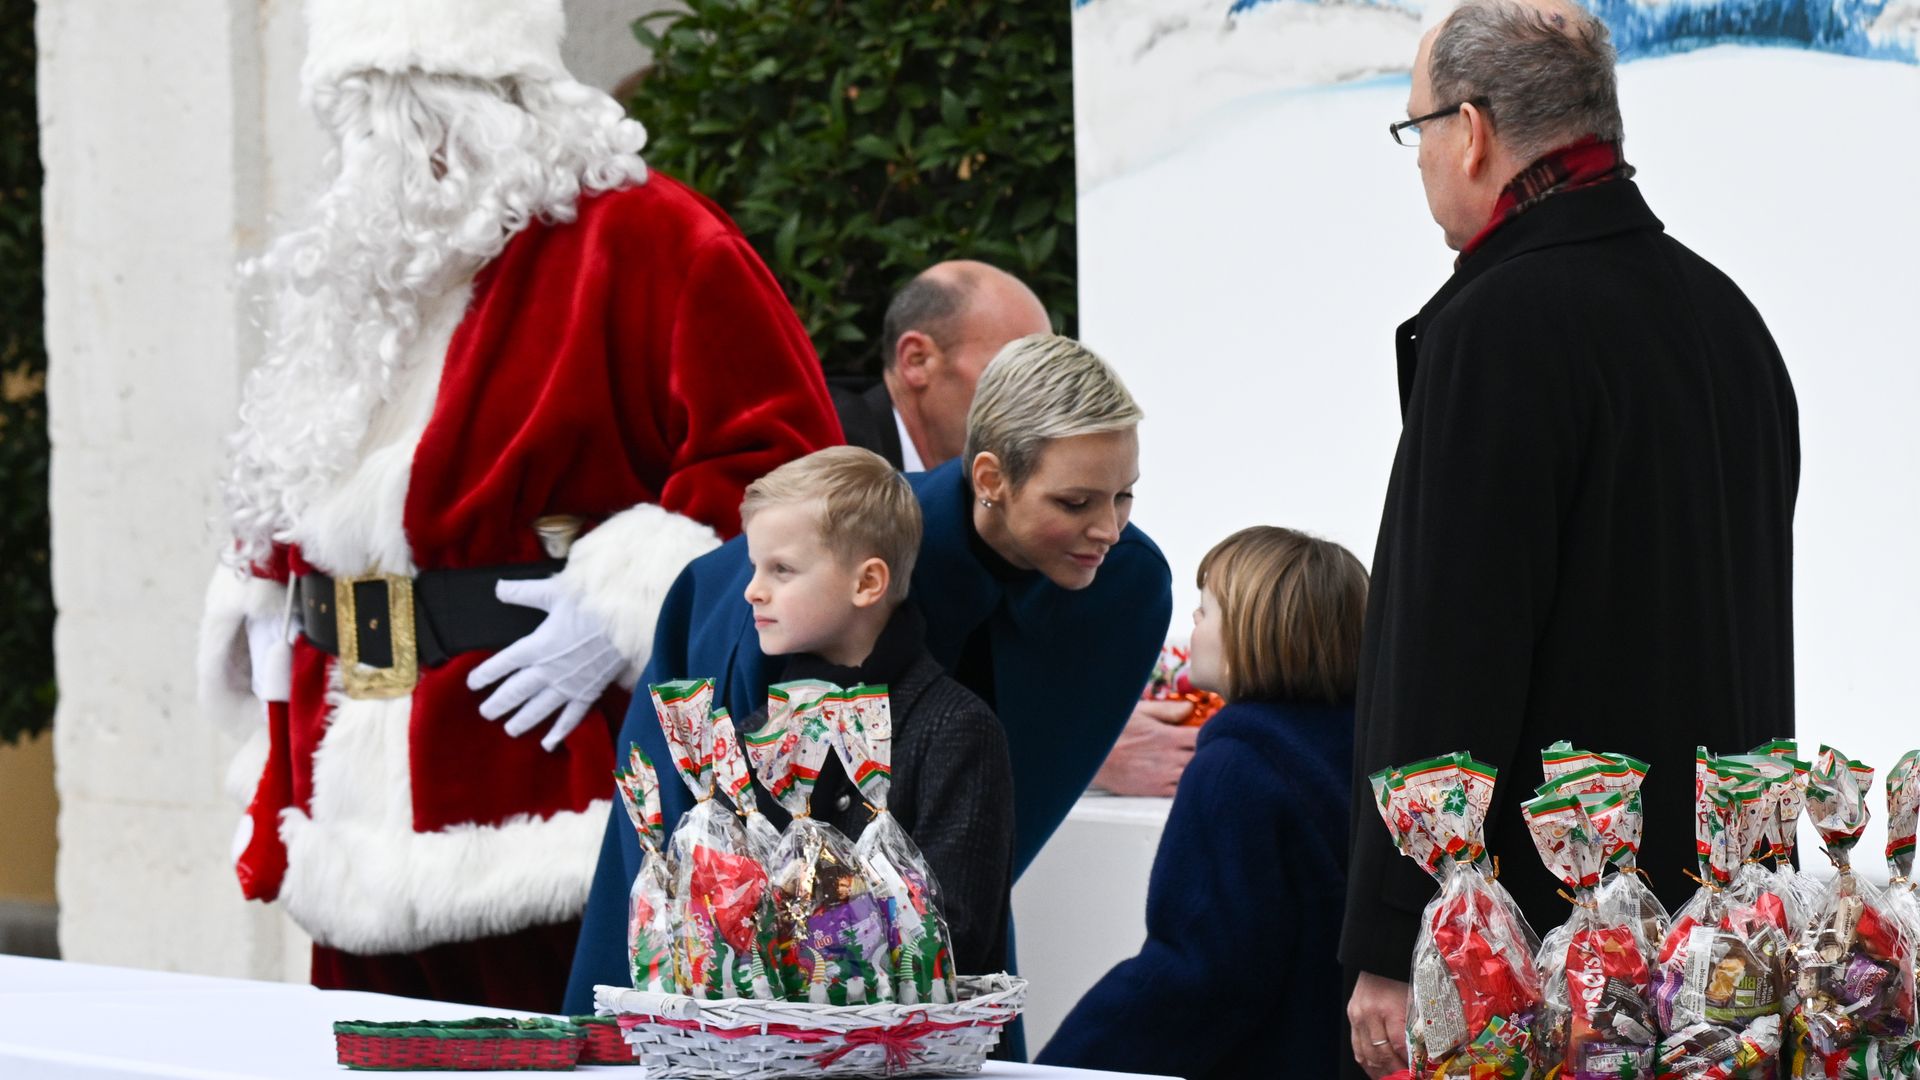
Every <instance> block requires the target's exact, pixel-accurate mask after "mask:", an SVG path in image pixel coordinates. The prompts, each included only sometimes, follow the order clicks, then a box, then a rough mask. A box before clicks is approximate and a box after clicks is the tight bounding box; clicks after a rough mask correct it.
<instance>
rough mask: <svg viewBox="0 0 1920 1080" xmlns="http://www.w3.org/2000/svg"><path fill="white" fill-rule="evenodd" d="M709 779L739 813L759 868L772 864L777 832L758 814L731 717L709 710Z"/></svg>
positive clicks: (750, 779)
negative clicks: (710, 717) (711, 731)
mask: <svg viewBox="0 0 1920 1080" xmlns="http://www.w3.org/2000/svg"><path fill="white" fill-rule="evenodd" d="M713 775H714V781H715V782H716V783H717V784H719V786H720V790H721V791H724V792H726V793H727V798H728V799H729V800H731V801H732V802H733V805H734V809H736V810H738V811H739V813H740V826H741V828H742V829H744V830H746V834H747V847H748V849H749V850H751V851H752V852H753V857H754V858H755V859H756V860H758V861H759V863H760V865H761V866H762V867H765V866H767V865H768V864H769V863H771V862H772V861H773V849H774V848H775V847H777V846H779V844H780V830H779V829H776V828H774V827H773V822H771V821H768V820H767V815H765V814H763V813H761V812H760V799H759V797H758V796H756V795H755V794H754V793H753V776H752V774H750V773H748V772H747V756H746V752H745V751H744V750H743V749H742V748H741V745H740V736H739V734H738V733H737V732H735V731H734V728H733V717H732V716H731V715H729V714H728V712H727V710H725V709H715V710H713Z"/></svg>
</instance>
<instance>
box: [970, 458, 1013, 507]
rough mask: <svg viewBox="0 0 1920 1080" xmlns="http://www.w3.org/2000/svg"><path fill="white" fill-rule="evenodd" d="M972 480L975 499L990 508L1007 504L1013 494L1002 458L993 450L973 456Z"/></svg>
mask: <svg viewBox="0 0 1920 1080" xmlns="http://www.w3.org/2000/svg"><path fill="white" fill-rule="evenodd" d="M972 478H973V497H974V498H975V499H978V500H981V501H983V502H985V503H987V504H988V505H990V506H991V505H998V504H1000V503H1004V502H1006V501H1007V497H1008V496H1009V495H1011V494H1012V493H1013V489H1012V485H1011V484H1009V483H1007V474H1006V471H1005V470H1004V469H1002V468H1001V467H1000V458H999V457H998V456H997V455H995V454H994V453H993V451H991V450H982V451H980V452H979V453H978V454H975V455H973V475H972Z"/></svg>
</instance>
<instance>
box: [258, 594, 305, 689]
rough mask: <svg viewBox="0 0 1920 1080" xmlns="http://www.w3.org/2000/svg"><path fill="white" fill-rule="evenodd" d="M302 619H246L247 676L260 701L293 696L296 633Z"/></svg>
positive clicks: (274, 616) (273, 616)
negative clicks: (294, 636) (249, 669)
mask: <svg viewBox="0 0 1920 1080" xmlns="http://www.w3.org/2000/svg"><path fill="white" fill-rule="evenodd" d="M298 628H299V620H298V619H297V618H296V619H294V620H293V623H292V625H291V626H289V623H288V620H286V619H284V618H282V617H281V616H278V615H248V616H247V662H248V666H249V667H250V668H252V673H251V674H250V675H249V676H248V679H249V681H250V682H251V684H252V686H253V696H254V697H257V698H259V699H260V700H261V701H287V700H289V699H291V698H292V697H293V633H294V632H295V631H297V630H298Z"/></svg>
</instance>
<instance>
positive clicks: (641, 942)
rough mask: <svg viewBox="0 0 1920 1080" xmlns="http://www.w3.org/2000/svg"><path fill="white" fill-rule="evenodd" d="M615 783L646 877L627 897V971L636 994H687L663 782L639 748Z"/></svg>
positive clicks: (637, 746) (636, 879) (636, 881)
mask: <svg viewBox="0 0 1920 1080" xmlns="http://www.w3.org/2000/svg"><path fill="white" fill-rule="evenodd" d="M613 782H614V786H615V787H616V788H617V789H618V790H619V792H620V802H621V804H622V805H624V806H625V807H626V808H627V817H628V819H629V820H631V821H632V822H633V829H634V832H636V833H638V834H639V837H640V872H639V873H638V874H636V875H635V876H634V879H633V888H632V889H631V890H629V892H628V893H627V967H628V970H629V971H630V972H631V973H632V976H633V988H634V989H635V990H649V991H652V992H654V993H658V994H675V993H684V992H685V985H684V984H683V983H682V982H681V980H680V973H679V966H678V965H677V964H676V963H675V961H674V957H673V947H674V937H675V932H674V924H673V877H672V874H671V873H670V872H669V870H668V869H667V859H666V856H665V855H664V854H663V853H662V852H661V849H660V845H661V842H662V841H663V840H665V839H666V829H665V827H664V826H663V825H662V823H661V817H660V777H659V776H658V775H657V774H655V773H654V771H653V762H651V761H648V760H647V755H646V754H644V753H642V752H641V751H640V744H639V743H635V744H633V748H632V751H631V752H630V753H629V754H628V759H627V768H626V769H624V770H621V769H615V770H614V771H613Z"/></svg>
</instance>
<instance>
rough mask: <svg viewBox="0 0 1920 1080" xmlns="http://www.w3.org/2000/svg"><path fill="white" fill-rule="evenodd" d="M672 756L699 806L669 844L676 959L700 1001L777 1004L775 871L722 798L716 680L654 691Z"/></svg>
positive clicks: (682, 821)
mask: <svg viewBox="0 0 1920 1080" xmlns="http://www.w3.org/2000/svg"><path fill="white" fill-rule="evenodd" d="M648 690H649V692H650V693H651V694H652V695H653V707H654V711H655V712H656V713H658V714H659V717H660V726H661V729H662V730H663V731H664V732H665V734H666V738H667V749H668V750H669V751H670V752H671V753H672V754H673V763H674V766H675V768H677V769H678V770H679V772H680V776H681V779H683V780H685V781H686V783H687V787H688V788H689V789H691V790H692V792H693V795H694V799H695V800H696V801H695V803H694V806H693V809H691V810H689V811H687V812H686V814H684V815H683V816H682V817H681V818H680V824H679V826H678V827H677V828H675V829H674V831H673V839H672V842H671V843H670V845H669V858H670V860H671V862H672V867H673V898H674V919H675V926H676V928H677V933H676V936H675V948H674V955H675V958H676V960H677V961H678V963H679V967H680V977H681V980H682V986H683V987H684V988H685V990H686V992H687V993H688V994H691V995H692V996H694V997H697V998H734V997H751V998H772V997H773V996H775V987H774V984H773V977H772V973H771V972H772V961H773V940H774V930H775V922H774V913H773V904H772V896H771V893H770V890H769V889H768V887H767V872H766V869H765V868H764V867H762V866H761V864H760V862H759V861H758V860H756V859H755V858H754V857H753V849H752V847H751V846H750V845H749V844H748V841H747V833H746V830H745V829H744V828H742V827H741V825H740V819H739V818H738V817H736V816H735V815H734V813H733V811H732V810H731V809H729V808H728V806H727V805H726V804H725V803H723V802H722V801H720V800H718V799H715V798H714V797H713V793H714V767H713V748H714V728H713V714H712V708H713V680H711V679H689V680H683V681H680V682H671V683H663V684H660V685H657V686H651V687H648Z"/></svg>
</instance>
